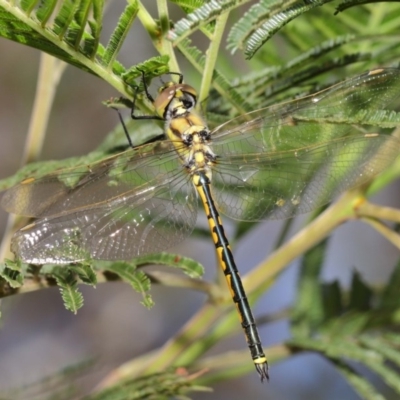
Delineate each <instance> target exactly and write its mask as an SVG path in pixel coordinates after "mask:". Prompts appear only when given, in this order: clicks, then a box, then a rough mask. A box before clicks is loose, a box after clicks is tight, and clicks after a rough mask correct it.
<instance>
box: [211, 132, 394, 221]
mask: <svg viewBox="0 0 400 400" xmlns="http://www.w3.org/2000/svg"><path fill="white" fill-rule="evenodd" d="M399 150H400V142H399V141H398V140H397V139H396V138H395V137H392V136H387V135H376V136H358V137H351V138H340V139H337V140H333V141H330V142H329V143H323V144H316V145H314V146H308V147H307V148H300V149H298V150H296V151H287V152H281V153H274V154H270V155H262V156H260V157H259V158H258V160H257V161H255V160H254V159H253V160H252V161H250V162H249V163H247V164H246V163H245V164H243V163H242V164H241V165H240V164H238V163H232V164H225V163H224V162H223V161H221V163H220V164H219V165H218V166H217V167H216V168H215V171H214V174H213V193H214V198H215V201H216V203H217V206H218V208H219V210H220V211H221V212H222V213H223V214H226V215H228V216H230V217H231V218H234V219H239V220H245V221H256V220H260V219H283V218H289V217H292V216H295V215H298V214H302V213H306V212H309V211H312V210H315V209H316V208H318V207H320V206H322V205H324V204H326V203H328V202H329V201H330V200H332V199H333V198H334V197H335V196H337V195H338V194H340V193H341V192H343V191H345V190H346V189H349V188H352V187H355V186H357V185H360V184H362V183H365V182H367V181H368V180H369V179H371V177H373V176H374V175H376V174H377V173H379V172H380V171H382V170H383V169H384V168H386V167H387V166H388V165H390V164H391V163H392V162H393V160H394V159H395V158H396V157H397V156H398V154H399ZM237 161H239V160H237Z"/></svg>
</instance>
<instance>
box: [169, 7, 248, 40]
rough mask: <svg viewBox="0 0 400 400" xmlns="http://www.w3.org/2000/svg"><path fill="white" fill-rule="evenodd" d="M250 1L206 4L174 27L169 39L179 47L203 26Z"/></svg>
mask: <svg viewBox="0 0 400 400" xmlns="http://www.w3.org/2000/svg"><path fill="white" fill-rule="evenodd" d="M248 1H249V0H223V1H215V0H212V1H210V2H206V3H205V4H204V5H203V6H201V7H199V8H197V9H196V10H195V11H193V12H192V13H190V14H188V15H187V16H186V17H185V18H182V19H181V20H179V21H178V22H177V23H176V24H175V25H174V29H173V30H172V31H171V32H170V33H169V36H168V37H169V39H170V40H172V41H173V43H174V45H177V44H178V43H179V42H180V41H181V40H183V39H184V38H186V37H187V36H189V35H191V34H192V33H193V32H194V31H195V30H197V29H198V28H200V27H201V26H204V25H206V24H207V23H210V22H212V21H214V20H215V18H217V17H218V16H219V15H221V14H222V13H224V12H228V11H230V10H233V9H234V8H236V7H239V6H240V5H242V4H245V3H247V2H248Z"/></svg>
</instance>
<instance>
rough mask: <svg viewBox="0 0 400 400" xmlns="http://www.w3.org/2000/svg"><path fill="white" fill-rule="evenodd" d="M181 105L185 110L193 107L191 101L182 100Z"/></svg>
mask: <svg viewBox="0 0 400 400" xmlns="http://www.w3.org/2000/svg"><path fill="white" fill-rule="evenodd" d="M182 103H183V106H184V107H185V108H186V110H190V109H191V108H193V107H194V101H193V100H192V99H183V100H182Z"/></svg>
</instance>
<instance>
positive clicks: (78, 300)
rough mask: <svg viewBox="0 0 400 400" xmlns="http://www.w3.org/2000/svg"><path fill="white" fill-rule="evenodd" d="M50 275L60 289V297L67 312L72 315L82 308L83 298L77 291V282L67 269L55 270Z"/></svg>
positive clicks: (59, 268)
mask: <svg viewBox="0 0 400 400" xmlns="http://www.w3.org/2000/svg"><path fill="white" fill-rule="evenodd" d="M52 275H53V276H54V278H55V279H56V281H57V285H58V287H59V288H60V293H61V297H62V299H63V301H64V306H65V308H66V309H67V310H69V311H72V312H73V313H74V314H76V312H77V311H78V310H79V309H80V308H81V307H82V306H83V296H82V293H81V292H79V290H78V281H77V280H76V278H75V276H74V274H73V273H72V271H71V270H70V269H68V268H65V267H64V268H61V267H58V268H55V269H53V272H52Z"/></svg>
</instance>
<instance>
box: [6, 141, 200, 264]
mask: <svg viewBox="0 0 400 400" xmlns="http://www.w3.org/2000/svg"><path fill="white" fill-rule="evenodd" d="M166 146H167V147H166ZM150 148H151V150H150V151H147V150H148V149H149V148H148V147H140V148H138V149H133V150H129V151H128V152H127V153H125V154H123V155H120V156H117V157H112V158H110V159H108V160H104V161H102V162H100V163H96V164H94V165H92V166H90V167H89V168H88V169H89V170H90V173H89V175H84V176H83V175H82V173H81V172H80V171H78V170H77V169H73V170H69V171H68V172H65V171H62V172H61V173H57V174H53V175H51V176H45V177H43V178H40V179H38V180H26V183H23V184H20V185H18V186H16V187H15V188H11V189H10V191H8V192H7V193H6V196H5V200H4V203H5V206H6V207H7V209H11V210H12V211H14V212H23V213H28V212H29V213H30V214H33V215H37V216H40V218H39V219H38V220H37V221H35V223H34V224H31V225H29V226H27V227H25V228H23V229H21V230H20V231H18V232H16V233H15V235H14V237H13V239H12V244H11V249H12V251H13V252H14V253H15V254H16V255H17V256H18V257H19V258H21V259H22V260H24V261H25V262H29V263H33V264H45V263H69V262H76V261H82V260H88V259H101V260H129V259H132V258H133V257H135V256H138V255H142V254H148V253H155V252H158V251H161V250H165V249H166V248H168V247H170V246H172V245H174V244H176V243H178V242H180V241H181V240H183V239H184V238H185V237H186V236H188V235H189V234H190V233H191V231H192V229H193V226H194V224H195V221H196V215H197V204H196V202H195V198H196V195H195V191H194V190H193V187H192V184H191V183H190V178H189V176H187V175H186V173H185V172H183V171H182V166H181V164H180V162H179V160H178V159H177V155H176V153H175V152H170V150H169V145H168V143H167V142H166V143H164V142H161V143H158V144H157V143H156V144H152V146H150ZM60 177H62V179H61V180H60ZM66 185H67V186H66ZM23 195H27V198H28V200H23ZM40 196H41V199H42V200H43V202H44V205H40V204H38V201H39V200H40V199H38V197H40ZM12 197H14V198H15V201H16V202H15V203H13V202H12V201H11V198H12ZM47 198H49V199H51V200H47V201H46V199H47ZM32 203H33V204H32ZM14 204H15V205H14Z"/></svg>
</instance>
